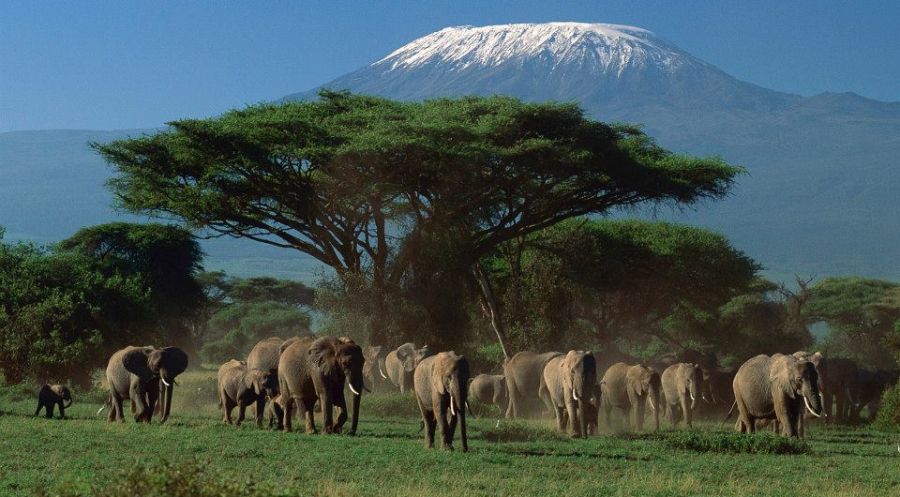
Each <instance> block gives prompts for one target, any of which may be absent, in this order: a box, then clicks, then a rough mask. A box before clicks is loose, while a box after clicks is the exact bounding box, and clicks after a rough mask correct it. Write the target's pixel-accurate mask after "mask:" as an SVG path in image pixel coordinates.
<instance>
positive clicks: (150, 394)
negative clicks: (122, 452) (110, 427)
mask: <svg viewBox="0 0 900 497" xmlns="http://www.w3.org/2000/svg"><path fill="white" fill-rule="evenodd" d="M187 366H188V356H187V354H185V353H184V351H183V350H181V349H179V348H177V347H165V348H162V349H157V348H155V347H133V346H128V347H125V348H124V349H121V350H119V351H117V352H115V353H114V354H113V355H112V357H110V358H109V364H108V365H107V366H106V380H107V382H108V383H109V391H110V405H111V408H110V410H109V421H115V420H118V421H124V411H123V409H122V402H123V401H124V400H125V399H131V410H132V414H134V420H135V421H136V422H147V423H149V422H150V418H151V417H153V409H154V407H155V406H156V402H157V400H159V399H160V395H162V419H160V423H165V422H166V420H167V419H169V413H170V412H171V410H172V391H173V390H174V388H175V377H176V376H178V375H180V374H181V373H183V372H184V370H185V369H187Z"/></svg>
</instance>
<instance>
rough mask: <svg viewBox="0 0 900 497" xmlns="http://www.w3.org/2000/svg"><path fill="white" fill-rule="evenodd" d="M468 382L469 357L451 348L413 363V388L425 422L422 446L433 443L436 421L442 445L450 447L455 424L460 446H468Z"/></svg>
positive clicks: (464, 447) (463, 447)
mask: <svg viewBox="0 0 900 497" xmlns="http://www.w3.org/2000/svg"><path fill="white" fill-rule="evenodd" d="M468 383H469V361H467V360H466V358H465V357H464V356H459V355H456V353H455V352H453V351H450V352H441V353H440V354H437V355H433V356H429V357H426V358H425V359H423V360H422V361H421V362H420V363H419V365H418V366H416V369H415V372H414V374H413V389H414V390H415V394H416V403H417V404H418V406H419V412H421V414H422V422H423V425H424V426H425V447H427V448H432V447H434V435H435V429H436V428H437V426H438V425H439V426H440V432H441V447H442V448H445V449H452V448H453V436H454V433H455V432H456V426H457V424H458V425H459V434H460V442H461V445H462V450H463V452H466V451H468V450H469V440H468V436H467V434H466V405H467V404H468ZM448 409H449V416H448Z"/></svg>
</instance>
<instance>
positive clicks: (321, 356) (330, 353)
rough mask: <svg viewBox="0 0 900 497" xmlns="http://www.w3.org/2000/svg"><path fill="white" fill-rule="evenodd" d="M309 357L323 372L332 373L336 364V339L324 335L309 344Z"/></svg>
mask: <svg viewBox="0 0 900 497" xmlns="http://www.w3.org/2000/svg"><path fill="white" fill-rule="evenodd" d="M307 353H308V354H309V359H310V361H312V363H313V364H314V365H315V366H316V367H317V368H319V371H321V372H322V373H323V374H329V373H331V368H332V366H333V365H334V354H335V339H334V338H331V337H322V338H319V339H318V340H316V341H315V342H313V343H312V344H311V345H310V346H309V351H308V352H307Z"/></svg>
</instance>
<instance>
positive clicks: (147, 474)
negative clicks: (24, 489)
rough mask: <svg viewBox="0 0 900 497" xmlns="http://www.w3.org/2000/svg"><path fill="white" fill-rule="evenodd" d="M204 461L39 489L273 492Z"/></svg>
mask: <svg viewBox="0 0 900 497" xmlns="http://www.w3.org/2000/svg"><path fill="white" fill-rule="evenodd" d="M208 468H209V464H208V463H205V462H203V461H193V462H187V463H173V462H168V461H160V462H158V463H155V464H150V465H138V466H136V467H133V468H132V469H130V470H128V471H126V472H125V473H124V474H123V476H122V477H120V478H113V479H112V483H110V484H107V485H94V486H93V487H91V488H90V489H89V490H88V491H84V490H82V489H77V488H72V487H70V486H66V485H63V486H61V487H60V488H58V489H56V490H51V491H48V490H44V489H40V490H38V491H37V492H36V493H35V495H37V496H40V497H51V496H52V497H82V496H91V497H132V496H135V495H144V496H160V497H162V496H165V497H221V496H223V495H227V496H229V497H263V496H271V495H274V489H272V488H270V487H267V486H261V485H258V484H257V483H256V482H255V481H254V480H255V477H254V475H252V474H247V475H245V476H240V475H235V474H226V473H219V472H214V471H210V470H209V469H208Z"/></svg>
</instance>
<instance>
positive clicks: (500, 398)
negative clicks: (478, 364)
mask: <svg viewBox="0 0 900 497" xmlns="http://www.w3.org/2000/svg"><path fill="white" fill-rule="evenodd" d="M469 397H472V398H474V399H475V400H477V401H478V402H480V403H482V404H485V405H492V404H493V405H495V406H497V407H498V408H500V413H501V414H502V413H503V412H504V411H506V407H507V404H508V403H509V394H508V392H507V390H506V377H504V376H503V375H502V374H480V375H478V376H476V377H475V378H472V381H471V382H470V383H469Z"/></svg>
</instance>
